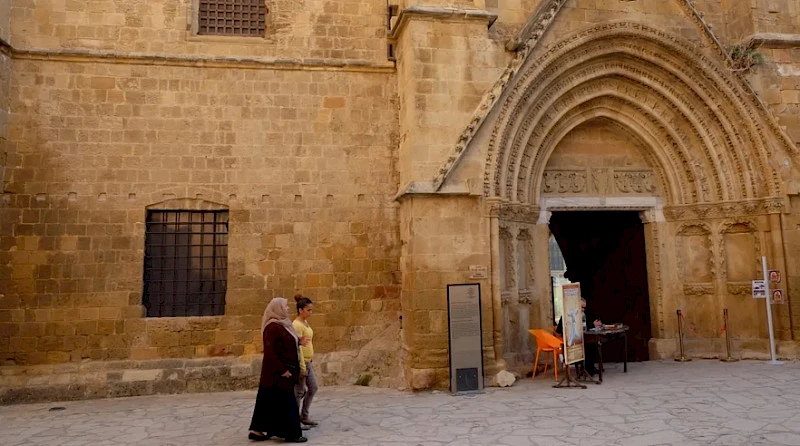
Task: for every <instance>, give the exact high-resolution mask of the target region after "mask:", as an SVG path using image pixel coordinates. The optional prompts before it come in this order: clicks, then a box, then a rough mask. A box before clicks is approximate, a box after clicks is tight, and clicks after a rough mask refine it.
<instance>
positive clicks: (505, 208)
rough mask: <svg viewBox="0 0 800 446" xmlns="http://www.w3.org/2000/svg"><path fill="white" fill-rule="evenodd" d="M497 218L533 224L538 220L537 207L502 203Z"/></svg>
mask: <svg viewBox="0 0 800 446" xmlns="http://www.w3.org/2000/svg"><path fill="white" fill-rule="evenodd" d="M498 216H499V218H500V219H502V220H508V221H515V222H521V223H535V222H536V221H537V220H539V207H538V206H531V205H527V204H519V203H503V204H501V205H500V207H499V212H498Z"/></svg>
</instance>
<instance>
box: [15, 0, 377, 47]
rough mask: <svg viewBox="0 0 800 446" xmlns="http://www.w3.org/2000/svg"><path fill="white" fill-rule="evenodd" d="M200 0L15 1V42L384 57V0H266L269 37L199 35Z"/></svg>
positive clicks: (29, 45) (57, 45)
mask: <svg viewBox="0 0 800 446" xmlns="http://www.w3.org/2000/svg"><path fill="white" fill-rule="evenodd" d="M197 4H198V0H155V1H151V0H128V1H124V2H119V1H114V0H86V1H79V2H78V1H76V2H73V1H67V2H64V1H58V0H45V1H37V2H33V1H29V0H11V34H12V36H13V37H12V40H13V41H14V45H16V46H17V47H18V48H21V49H29V50H40V49H49V50H63V51H75V50H79V51H84V52H85V51H89V52H92V51H93V52H114V53H137V54H154V55H162V56H163V55H182V56H217V57H228V58H246V57H262V58H280V59H317V60H323V59H324V60H330V59H335V60H345V59H351V60H362V61H372V62H385V61H386V41H385V40H384V39H383V37H384V36H385V27H386V5H385V2H383V3H382V2H375V1H363V0H305V1H296V0H269V1H267V8H268V13H267V23H266V36H265V37H264V38H249V37H247V38H244V37H218V36H197V35H195V34H196V33H193V32H192V30H193V29H194V30H196V12H195V11H196V10H197Z"/></svg>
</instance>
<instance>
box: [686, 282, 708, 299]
mask: <svg viewBox="0 0 800 446" xmlns="http://www.w3.org/2000/svg"><path fill="white" fill-rule="evenodd" d="M683 294H685V295H686V296H708V295H713V294H714V284H713V283H686V284H684V285H683Z"/></svg>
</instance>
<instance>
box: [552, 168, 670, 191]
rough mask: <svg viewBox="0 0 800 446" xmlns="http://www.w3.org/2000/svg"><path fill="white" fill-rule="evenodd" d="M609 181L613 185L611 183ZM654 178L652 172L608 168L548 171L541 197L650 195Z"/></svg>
mask: <svg viewBox="0 0 800 446" xmlns="http://www.w3.org/2000/svg"><path fill="white" fill-rule="evenodd" d="M612 179H613V181H611V180H612ZM657 181H658V180H657V179H656V175H655V173H654V172H653V171H652V170H620V169H611V168H590V169H580V170H578V169H548V170H547V171H545V173H544V181H543V183H542V193H545V194H558V195H564V194H589V195H632V194H647V195H653V194H654V193H655V192H656V191H657V189H658V187H657V186H656V182H657Z"/></svg>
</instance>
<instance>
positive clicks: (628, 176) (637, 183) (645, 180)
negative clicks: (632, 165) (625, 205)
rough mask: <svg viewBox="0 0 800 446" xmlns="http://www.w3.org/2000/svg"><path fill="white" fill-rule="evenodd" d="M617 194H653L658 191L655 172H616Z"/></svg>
mask: <svg viewBox="0 0 800 446" xmlns="http://www.w3.org/2000/svg"><path fill="white" fill-rule="evenodd" d="M614 184H615V185H616V187H617V192H622V193H624V194H629V193H630V194H644V193H652V192H655V190H656V185H655V182H654V181H653V172H652V171H650V170H631V171H616V172H614Z"/></svg>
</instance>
